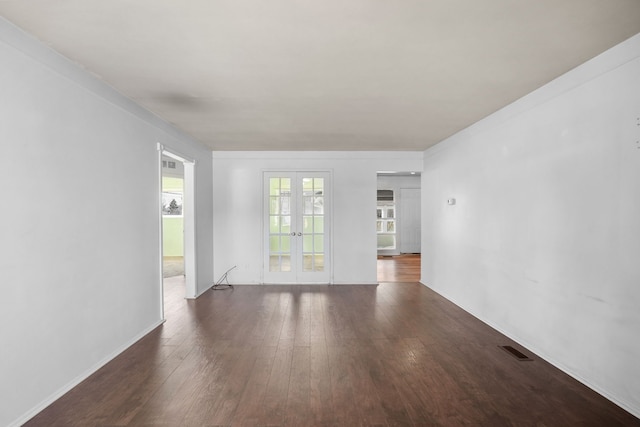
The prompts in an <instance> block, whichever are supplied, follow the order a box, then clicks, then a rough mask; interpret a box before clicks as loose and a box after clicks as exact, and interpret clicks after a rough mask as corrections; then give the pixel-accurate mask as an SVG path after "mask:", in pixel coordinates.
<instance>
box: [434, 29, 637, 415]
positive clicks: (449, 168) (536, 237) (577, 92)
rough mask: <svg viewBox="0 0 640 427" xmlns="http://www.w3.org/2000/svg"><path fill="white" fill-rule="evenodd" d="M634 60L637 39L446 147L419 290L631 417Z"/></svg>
mask: <svg viewBox="0 0 640 427" xmlns="http://www.w3.org/2000/svg"><path fill="white" fill-rule="evenodd" d="M639 57H640V35H638V36H635V37H634V38H632V39H630V40H628V41H627V42H625V43H623V44H621V45H620V46H618V47H615V48H614V49H612V50H610V51H608V52H605V53H604V54H602V55H601V56H599V57H597V58H595V59H594V60H592V61H590V62H588V63H586V64H584V65H583V66H581V67H578V68H577V69H575V70H573V71H571V72H570V73H568V74H566V75H564V76H562V77H560V78H559V79H557V80H555V81H554V82H552V83H550V84H549V85H547V86H545V87H543V88H541V89H540V90H538V91H536V92H533V93H532V94H530V95H528V96H527V97H525V98H523V99H521V100H519V101H518V102H516V103H514V104H512V105H511V106H508V107H506V108H505V109H503V110H501V111H499V112H498V113H496V114H494V115H492V116H490V117H488V118H486V119H485V120H483V121H481V122H479V123H477V124H476V125H474V126H472V127H470V128H468V129H467V130H465V131H463V132H460V133H459V134H457V135H454V136H453V137H451V138H449V139H448V140H446V141H444V142H442V143H441V144H439V145H438V146H436V147H434V148H433V149H430V150H428V151H426V152H425V156H424V159H425V166H424V173H423V181H422V188H423V192H422V195H423V202H422V203H423V243H422V247H423V252H427V251H428V252H429V254H430V256H429V257H426V258H424V259H423V265H422V279H423V282H424V283H425V284H427V285H428V286H430V287H432V288H433V289H435V290H436V291H437V292H439V293H441V294H443V295H444V296H446V297H447V298H449V299H451V300H452V301H454V302H455V303H457V304H458V305H460V306H461V307H463V308H465V309H466V310H468V311H469V312H471V313H473V314H474V315H476V316H477V317H479V318H480V319H482V320H484V321H486V322H487V323H489V324H491V325H493V326H494V327H496V328H497V329H499V330H501V331H503V332H505V333H506V334H507V335H509V336H511V337H513V338H514V339H516V340H517V341H519V342H520V343H522V344H523V345H525V346H526V347H528V348H529V349H531V350H532V351H534V352H536V353H538V354H539V355H541V356H542V357H544V358H545V359H547V360H549V361H551V362H552V363H554V364H555V365H556V366H558V367H560V368H561V369H563V370H564V371H566V372H568V373H569V374H571V375H573V376H574V377H576V378H578V379H579V380H581V381H583V382H584V383H586V384H587V385H589V386H590V387H592V388H594V389H595V390H597V391H599V392H600V393H602V394H604V395H605V396H607V397H609V398H610V399H612V400H613V401H615V402H617V403H618V404H619V405H621V406H623V407H624V408H626V409H627V410H629V411H631V412H632V413H634V414H635V415H636V416H640V364H639V363H638V360H640V339H639V334H640V309H639V307H640V267H639V266H640V220H639V219H640V149H639V147H640V143H639V142H638V141H640V58H639ZM451 197H454V198H456V199H457V204H456V205H454V206H449V205H447V203H446V200H447V198H451Z"/></svg>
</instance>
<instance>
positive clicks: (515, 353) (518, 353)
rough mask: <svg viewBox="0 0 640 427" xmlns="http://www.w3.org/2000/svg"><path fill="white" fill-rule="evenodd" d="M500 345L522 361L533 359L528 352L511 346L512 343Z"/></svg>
mask: <svg viewBox="0 0 640 427" xmlns="http://www.w3.org/2000/svg"><path fill="white" fill-rule="evenodd" d="M499 347H500V348H501V349H503V350H504V351H506V352H507V353H509V354H510V355H512V356H513V357H515V358H516V359H518V360H520V361H522V362H525V361H531V360H533V359H532V358H530V357H529V356H527V355H526V354H524V353H521V352H520V351H518V350H516V349H515V348H513V347H511V346H510V345H501V346H499Z"/></svg>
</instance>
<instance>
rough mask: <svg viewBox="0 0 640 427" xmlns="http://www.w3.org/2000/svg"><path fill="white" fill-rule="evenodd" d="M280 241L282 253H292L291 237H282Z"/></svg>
mask: <svg viewBox="0 0 640 427" xmlns="http://www.w3.org/2000/svg"><path fill="white" fill-rule="evenodd" d="M280 239H281V240H280V251H281V252H284V253H286V252H291V237H289V236H282V237H281V238H280Z"/></svg>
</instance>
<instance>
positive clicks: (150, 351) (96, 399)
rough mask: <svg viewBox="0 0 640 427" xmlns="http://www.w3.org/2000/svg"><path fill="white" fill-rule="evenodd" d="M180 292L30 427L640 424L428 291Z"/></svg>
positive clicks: (175, 287)
mask: <svg viewBox="0 0 640 427" xmlns="http://www.w3.org/2000/svg"><path fill="white" fill-rule="evenodd" d="M167 282H168V283H167V287H168V291H167V303H166V317H167V322H166V323H165V324H164V325H163V326H161V327H159V328H157V329H156V330H154V331H153V332H151V333H150V334H149V335H147V336H146V337H145V338H143V339H142V340H140V341H139V342H138V343H136V344H135V345H134V346H132V347H131V348H129V349H128V350H127V351H125V352H124V353H122V354H121V355H120V356H119V357H117V358H116V359H115V360H113V361H112V362H111V363H109V364H108V365H106V366H105V367H103V368H102V369H100V370H99V371H98V372H96V373H95V374H94V375H92V376H91V377H90V378H88V379H87V380H86V381H84V382H83V383H81V384H80V385H78V386H77V387H76V388H74V389H73V390H71V391H70V392H69V393H67V394H66V395H65V396H63V397H62V398H61V399H59V400H58V401H56V402H55V403H54V404H52V405H51V406H50V407H48V408H47V409H45V410H44V411H43V412H41V413H40V414H39V415H37V416H36V417H35V418H34V419H32V420H31V421H30V422H29V423H27V424H26V425H27V426H31V427H33V426H143V425H151V426H154V425H155V426H199V427H200V426H258V425H260V426H285V425H286V426H402V425H406V426H411V425H413V426H463V425H467V426H488V427H499V426H640V420H638V419H637V418H635V417H633V416H632V415H630V414H629V413H627V412H625V411H624V410H622V409H620V408H618V407H617V406H615V405H614V404H612V403H611V402H609V401H607V400H606V399H604V398H603V397H601V396H599V395H598V394H596V393H595V392H593V391H591V390H590V389H588V388H587V387H585V386H583V385H581V384H580V383H578V382H576V381H575V380H573V379H571V378H570V377H569V376H567V375H565V374H563V373H562V372H560V371H559V370H557V369H555V368H554V367H552V366H550V365H549V364H548V363H546V362H544V361H543V360H540V359H539V358H537V357H536V356H535V355H534V354H531V352H529V351H528V350H527V349H523V348H522V347H520V346H518V345H517V344H516V343H514V342H512V341H510V340H508V339H507V338H505V337H504V336H503V335H501V334H499V333H498V332H496V331H495V330H493V329H491V328H489V327H488V326H486V325H485V324H484V323H482V322H480V321H478V320H477V319H475V318H473V317H472V316H470V315H469V314H467V313H465V312H464V311H462V310H461V309H459V308H457V307H456V306H455V305H453V304H451V303H449V302H448V301H446V300H444V299H443V298H442V297H440V296H439V295H437V294H435V293H434V292H433V291H431V290H429V289H428V288H426V287H424V286H422V285H420V284H417V283H383V284H380V285H379V286H236V287H235V288H234V289H229V290H220V291H209V292H206V293H205V294H204V295H202V296H201V297H200V298H199V299H197V300H195V301H188V300H184V299H182V296H183V295H184V289H183V288H181V284H180V278H174V279H172V280H168V281H167ZM499 345H512V346H514V347H516V348H518V349H519V350H521V351H523V352H524V353H525V354H527V355H528V356H530V357H532V358H533V359H534V360H533V361H530V362H521V361H518V360H516V359H515V358H514V357H512V356H511V355H510V354H508V353H507V352H505V351H503V350H502V349H500V348H499V347H498V346H499Z"/></svg>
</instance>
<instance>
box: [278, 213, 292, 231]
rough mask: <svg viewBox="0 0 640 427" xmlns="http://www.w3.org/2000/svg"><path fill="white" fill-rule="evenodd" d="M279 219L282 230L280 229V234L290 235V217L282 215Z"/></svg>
mask: <svg viewBox="0 0 640 427" xmlns="http://www.w3.org/2000/svg"><path fill="white" fill-rule="evenodd" d="M280 218H281V223H282V228H281V232H282V234H289V233H291V217H290V216H284V215H283V216H281V217H280Z"/></svg>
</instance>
